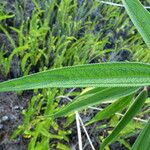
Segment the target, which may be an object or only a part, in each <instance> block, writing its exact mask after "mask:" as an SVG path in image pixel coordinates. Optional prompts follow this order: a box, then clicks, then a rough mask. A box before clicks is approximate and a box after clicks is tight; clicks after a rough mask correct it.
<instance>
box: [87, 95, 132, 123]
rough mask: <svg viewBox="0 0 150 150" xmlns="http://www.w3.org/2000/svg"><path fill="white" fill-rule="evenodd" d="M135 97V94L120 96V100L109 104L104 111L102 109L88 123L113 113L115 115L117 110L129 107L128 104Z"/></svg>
mask: <svg viewBox="0 0 150 150" xmlns="http://www.w3.org/2000/svg"><path fill="white" fill-rule="evenodd" d="M132 98H133V94H132V95H129V96H126V97H123V98H120V99H119V100H117V101H115V102H114V103H112V104H110V105H109V106H107V107H106V108H105V109H103V110H102V111H100V112H99V113H97V114H96V115H95V116H94V118H93V119H92V120H91V121H90V122H88V123H87V125H89V124H91V123H94V122H96V121H99V120H103V119H106V118H109V117H111V116H112V115H114V114H115V113H116V112H118V111H120V110H122V109H123V108H125V107H127V106H128V104H129V103H130V102H131V100H132Z"/></svg>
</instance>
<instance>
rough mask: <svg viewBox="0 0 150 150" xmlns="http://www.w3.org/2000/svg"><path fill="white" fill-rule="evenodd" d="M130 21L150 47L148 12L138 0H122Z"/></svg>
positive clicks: (149, 14) (149, 18) (149, 19)
mask: <svg viewBox="0 0 150 150" xmlns="http://www.w3.org/2000/svg"><path fill="white" fill-rule="evenodd" d="M122 1H123V4H124V5H125V8H126V11H127V13H128V14H129V16H130V18H131V20H132V22H133V23H134V25H135V26H136V28H137V30H138V31H139V33H140V34H141V36H142V37H143V39H144V41H145V43H146V44H147V46H148V47H149V48H150V13H149V12H148V11H147V10H146V9H145V8H144V7H143V5H142V4H141V3H140V1H139V0H122Z"/></svg>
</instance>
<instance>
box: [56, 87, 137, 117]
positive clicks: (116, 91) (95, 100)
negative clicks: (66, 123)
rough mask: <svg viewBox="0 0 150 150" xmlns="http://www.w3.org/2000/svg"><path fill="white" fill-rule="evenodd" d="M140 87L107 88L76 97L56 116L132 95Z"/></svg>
mask: <svg viewBox="0 0 150 150" xmlns="http://www.w3.org/2000/svg"><path fill="white" fill-rule="evenodd" d="M138 89H139V88H136V87H131V88H129V87H121V88H120V87H115V88H105V89H104V90H101V91H99V92H96V93H95V94H87V95H84V96H81V97H79V98H77V99H75V100H74V101H72V102H70V103H69V104H68V105H67V106H65V107H64V108H62V109H61V110H60V111H58V112H57V113H55V114H54V117H61V116H65V115H67V114H68V113H71V112H74V111H79V110H81V109H85V108H87V107H88V106H92V105H96V104H100V103H101V102H104V101H107V100H115V99H118V98H121V97H124V96H126V95H130V94H131V93H134V92H136V91H137V90H138Z"/></svg>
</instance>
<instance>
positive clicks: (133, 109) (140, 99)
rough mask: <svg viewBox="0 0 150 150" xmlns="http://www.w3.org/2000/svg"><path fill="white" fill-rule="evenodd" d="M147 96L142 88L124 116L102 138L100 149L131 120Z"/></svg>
mask: <svg viewBox="0 0 150 150" xmlns="http://www.w3.org/2000/svg"><path fill="white" fill-rule="evenodd" d="M146 98H147V91H146V90H143V91H142V92H141V93H140V94H139V96H138V97H137V98H136V99H135V101H134V102H133V104H132V105H131V106H130V107H129V109H128V110H127V112H126V113H125V115H124V117H123V118H122V119H121V120H120V121H119V123H118V125H117V126H116V128H115V129H114V130H113V131H112V133H111V134H110V135H109V136H108V137H107V138H106V139H105V140H104V142H103V143H102V145H101V147H100V150H103V149H104V147H105V146H106V145H107V144H109V143H110V142H111V141H112V140H114V139H115V138H116V136H117V135H118V134H119V133H120V131H122V130H123V129H124V127H125V126H126V125H127V124H128V123H129V122H130V121H131V119H132V118H133V117H134V116H135V115H136V114H137V113H138V112H139V110H140V109H141V107H142V106H143V104H144V102H145V100H146Z"/></svg>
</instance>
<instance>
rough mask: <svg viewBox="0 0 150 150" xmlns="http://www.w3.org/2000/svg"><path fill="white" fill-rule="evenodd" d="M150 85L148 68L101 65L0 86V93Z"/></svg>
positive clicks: (147, 65)
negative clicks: (57, 88)
mask: <svg viewBox="0 0 150 150" xmlns="http://www.w3.org/2000/svg"><path fill="white" fill-rule="evenodd" d="M147 85H150V64H143V63H101V64H90V65H82V66H73V67H64V68H60V69H53V70H48V71H44V72H40V73H36V74H33V75H28V76H24V77H21V78H18V79H13V80H10V81H6V82H2V83H0V92H4V91H19V90H27V89H37V88H47V87H65V88H67V87H127V86H130V87H139V86H147Z"/></svg>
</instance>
